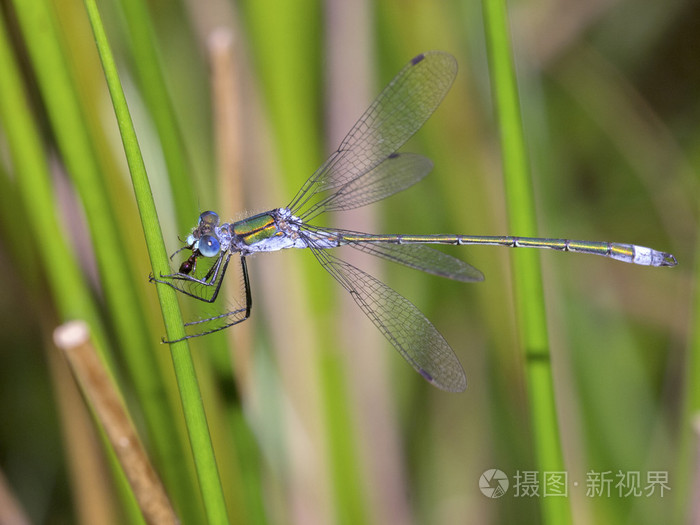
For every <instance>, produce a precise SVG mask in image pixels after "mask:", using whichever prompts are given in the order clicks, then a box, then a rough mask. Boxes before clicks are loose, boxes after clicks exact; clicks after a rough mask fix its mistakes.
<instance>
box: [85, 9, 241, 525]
mask: <svg viewBox="0 0 700 525" xmlns="http://www.w3.org/2000/svg"><path fill="white" fill-rule="evenodd" d="M85 8H86V10H87V12H88V16H89V18H90V24H91V25H92V29H93V33H94V35H95V41H96V43H97V48H98V51H99V54H100V59H101V61H102V67H103V68H104V72H105V78H106V79H107V84H108V87H109V92H110V96H111V97H112V104H113V106H114V111H115V114H116V116H117V121H118V123H119V130H120V133H121V136H122V142H123V144H124V151H125V153H126V158H127V162H128V164H129V171H130V173H131V179H132V183H133V186H134V193H135V195H136V200H137V202H138V206H139V213H140V214H141V221H142V223H143V228H144V235H145V237H146V243H147V246H148V253H149V257H150V259H151V265H152V268H153V273H154V274H155V275H160V274H165V273H168V272H169V265H168V257H167V254H166V252H165V245H164V243H163V237H162V234H161V230H160V223H159V222H158V215H157V213H156V209H155V204H154V202H153V196H152V193H151V188H150V184H149V181H148V177H147V174H146V168H145V166H144V163H143V158H142V157H141V151H140V148H139V145H138V141H137V139H136V133H135V131H134V127H133V123H132V121H131V116H130V114H129V108H128V106H127V103H126V98H125V97H124V92H123V90H122V87H121V82H120V80H119V76H118V74H117V69H116V65H115V63H114V58H113V56H112V52H111V49H110V47H109V43H108V42H107V36H106V34H105V32H104V27H103V25H102V20H101V18H100V15H99V12H98V10H97V6H96V4H95V2H94V0H85ZM157 289H158V297H159V299H160V303H161V307H162V309H163V318H164V321H165V326H166V333H167V336H168V338H169V339H179V338H181V337H183V336H184V326H183V323H182V316H181V314H180V310H179V308H178V305H177V300H176V298H175V291H174V290H172V289H170V288H169V287H167V286H159V287H158V288H157ZM170 350H171V355H172V360H173V367H174V369H175V375H176V377H177V382H178V387H179V390H180V397H181V400H182V407H183V411H184V415H185V422H186V424H187V430H188V432H189V436H190V444H191V447H192V453H193V456H194V461H195V467H196V469H197V475H198V477H199V483H200V490H201V494H202V499H203V501H204V507H205V511H206V514H207V518H208V522H209V523H212V524H213V523H228V518H227V515H226V506H225V503H224V495H223V489H222V487H221V483H220V481H219V473H218V469H217V466H216V459H215V457H214V449H213V446H212V443H211V438H210V435H209V430H208V426H207V420H206V414H205V413H204V405H203V403H202V399H201V394H200V390H199V385H198V383H197V377H196V374H195V370H194V363H193V361H192V356H191V355H190V352H189V345H188V344H187V341H183V342H180V343H176V344H172V345H170Z"/></svg>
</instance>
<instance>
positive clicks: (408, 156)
mask: <svg viewBox="0 0 700 525" xmlns="http://www.w3.org/2000/svg"><path fill="white" fill-rule="evenodd" d="M432 169H433V162H432V161H431V160H430V159H429V158H427V157H424V156H422V155H416V154H415V153H392V154H391V155H389V157H387V158H386V159H385V160H384V161H383V162H382V163H380V164H379V165H377V166H375V167H374V168H372V169H371V170H369V171H368V172H367V173H365V174H364V175H361V176H359V177H358V178H356V179H353V180H351V181H350V182H347V183H346V184H344V185H342V186H341V187H340V188H338V189H337V190H336V191H335V192H334V193H332V194H330V195H328V196H326V197H324V198H323V199H321V200H320V201H319V202H318V203H317V204H316V205H314V206H312V207H310V208H309V209H307V210H306V211H305V212H304V213H303V214H302V215H301V218H302V219H304V220H305V221H309V220H311V219H313V218H314V217H316V216H317V215H320V214H321V213H325V212H327V211H344V210H350V209H353V208H359V207H361V206H366V205H367V204H371V203H373V202H376V201H379V200H382V199H384V198H386V197H389V196H390V195H393V194H394V193H398V192H400V191H403V190H405V189H406V188H409V187H410V186H413V185H414V184H415V183H416V182H419V181H420V180H421V179H423V178H424V177H425V176H426V175H427V174H428V173H430V170H432Z"/></svg>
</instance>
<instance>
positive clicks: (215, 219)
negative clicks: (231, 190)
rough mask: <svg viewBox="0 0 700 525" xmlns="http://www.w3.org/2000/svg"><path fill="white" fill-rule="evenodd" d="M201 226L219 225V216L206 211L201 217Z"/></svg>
mask: <svg viewBox="0 0 700 525" xmlns="http://www.w3.org/2000/svg"><path fill="white" fill-rule="evenodd" d="M199 224H206V225H209V226H218V225H219V216H218V215H217V214H216V213H215V212H213V211H205V212H204V213H202V214H201V215H200V216H199Z"/></svg>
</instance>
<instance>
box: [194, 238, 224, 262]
mask: <svg viewBox="0 0 700 525" xmlns="http://www.w3.org/2000/svg"><path fill="white" fill-rule="evenodd" d="M197 248H198V249H199V253H201V254H202V255H203V256H204V257H214V256H215V255H217V254H218V253H219V250H220V249H221V244H220V243H219V239H217V238H216V237H214V236H213V235H202V236H201V237H200V238H199V244H198V246H197Z"/></svg>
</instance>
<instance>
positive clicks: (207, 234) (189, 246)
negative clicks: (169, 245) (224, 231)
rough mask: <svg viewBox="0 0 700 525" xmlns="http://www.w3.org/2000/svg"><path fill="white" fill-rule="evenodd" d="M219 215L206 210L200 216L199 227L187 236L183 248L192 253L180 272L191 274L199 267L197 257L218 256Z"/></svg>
mask: <svg viewBox="0 0 700 525" xmlns="http://www.w3.org/2000/svg"><path fill="white" fill-rule="evenodd" d="M218 225H219V216H218V215H217V214H216V213H214V212H213V211H205V212H204V213H202V214H201V215H200V216H199V222H198V223H197V227H196V228H195V229H194V230H193V231H192V233H190V234H189V235H188V236H187V240H186V241H185V243H186V244H185V247H184V248H183V249H186V250H192V254H191V255H190V256H189V257H188V258H187V260H186V261H184V262H183V263H182V264H181V265H180V273H184V274H189V273H191V272H193V271H194V270H195V269H196V267H197V257H216V256H217V255H219V252H220V251H221V242H220V241H219V237H218V236H217V232H216V228H217V226H218Z"/></svg>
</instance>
